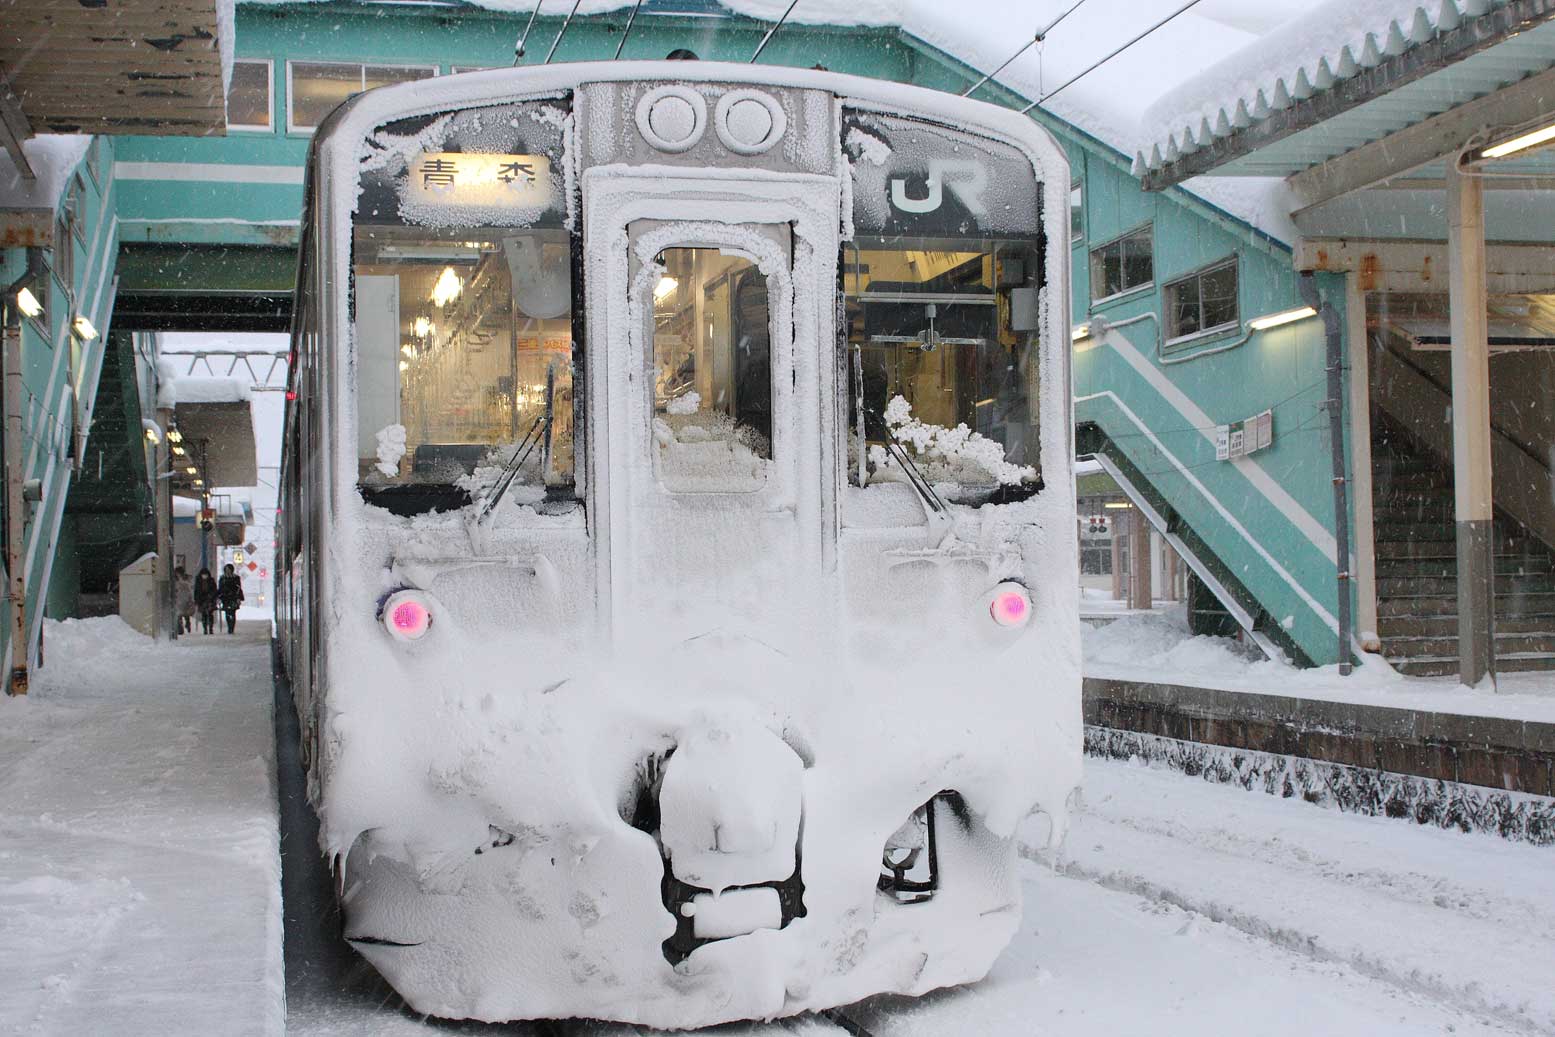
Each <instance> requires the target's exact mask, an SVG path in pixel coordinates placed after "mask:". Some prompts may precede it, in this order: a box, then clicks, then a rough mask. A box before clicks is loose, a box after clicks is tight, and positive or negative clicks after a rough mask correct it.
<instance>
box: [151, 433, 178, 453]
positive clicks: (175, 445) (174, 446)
mask: <svg viewBox="0 0 1555 1037" xmlns="http://www.w3.org/2000/svg"><path fill="white" fill-rule="evenodd" d="M146 438H147V439H150V438H151V433H149V432H147V433H146ZM173 453H174V455H175V456H178V457H183V456H184V448H183V447H181V446H179V445H178V444H177V443H174V444H173Z"/></svg>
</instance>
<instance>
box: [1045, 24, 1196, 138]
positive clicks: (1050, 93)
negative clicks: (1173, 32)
mask: <svg viewBox="0 0 1555 1037" xmlns="http://www.w3.org/2000/svg"><path fill="white" fill-rule="evenodd" d="M1200 2H1201V0H1188V2H1187V3H1185V4H1183V5H1182V6H1181V7H1179V8H1177V10H1175V11H1173V12H1172V13H1171V14H1169V15H1167V16H1166V17H1165V18H1162V19H1161V20H1160V21H1158V22H1156V23H1155V24H1154V25H1152V26H1150V28H1148V29H1146V30H1145V31H1144V32H1141V33H1139V34H1138V35H1136V36H1135V37H1134V38H1133V39H1131V40H1129V41H1128V42H1127V43H1125V44H1123V46H1121V47H1118V48H1117V49H1116V50H1114V51H1112V53H1110V54H1108V55H1107V56H1106V57H1104V58H1102V59H1101V60H1099V61H1095V62H1092V63H1091V64H1089V65H1087V66H1086V67H1085V68H1084V69H1082V70H1081V71H1080V72H1078V73H1077V74H1075V75H1073V76H1070V77H1069V78H1068V79H1066V80H1064V81H1063V82H1062V83H1060V84H1059V85H1058V86H1056V87H1054V88H1053V89H1052V90H1050V91H1048V92H1047V93H1045V94H1043V95H1042V96H1040V97H1038V98H1037V99H1036V100H1035V101H1032V102H1031V103H1030V104H1028V105H1027V106H1026V107H1024V108H1022V109H1021V110H1020V114H1022V115H1025V114H1026V113H1027V112H1029V111H1031V110H1032V109H1033V108H1035V107H1036V106H1037V105H1039V104H1041V103H1042V102H1043V101H1046V100H1047V99H1048V98H1050V97H1053V96H1054V95H1056V94H1059V93H1061V92H1063V91H1064V90H1067V89H1068V88H1069V87H1071V86H1073V85H1074V84H1075V83H1077V82H1078V81H1080V80H1081V79H1084V78H1085V77H1086V76H1088V75H1090V74H1091V73H1092V72H1094V71H1096V70H1097V69H1098V68H1101V67H1102V66H1103V65H1105V64H1106V63H1107V62H1109V61H1111V60H1112V59H1113V58H1115V57H1117V56H1118V55H1119V54H1122V53H1123V52H1124V51H1125V50H1128V49H1129V48H1130V47H1132V46H1133V45H1134V44H1136V43H1138V42H1139V41H1140V40H1142V39H1144V38H1145V37H1146V36H1149V35H1150V34H1151V33H1152V32H1155V31H1156V30H1157V29H1159V28H1160V27H1161V26H1163V25H1165V24H1166V23H1167V22H1169V21H1171V20H1172V19H1173V18H1176V17H1177V16H1178V15H1180V14H1182V13H1183V12H1184V11H1187V10H1188V9H1189V8H1191V7H1195V6H1197V5H1198V4H1199V3H1200Z"/></svg>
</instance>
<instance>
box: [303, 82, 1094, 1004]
mask: <svg viewBox="0 0 1555 1037" xmlns="http://www.w3.org/2000/svg"><path fill="white" fill-rule="evenodd" d="M307 193H308V203H307V209H306V216H305V219H304V222H303V245H302V254H301V264H300V268H299V274H298V286H297V295H296V316H295V319H294V328H293V344H292V354H293V355H292V361H293V362H292V366H291V372H292V382H291V387H290V392H289V394H288V401H289V402H288V405H287V413H286V449H285V461H284V467H283V472H282V481H283V486H282V507H281V512H280V516H279V519H278V522H279V527H280V528H279V530H278V539H279V549H278V552H277V555H278V558H280V559H281V562H280V566H279V569H280V571H279V581H278V593H277V597H278V599H279V601H278V613H279V614H278V629H279V637H280V641H281V649H282V654H283V658H284V665H285V667H286V669H287V671H288V674H289V676H290V680H291V686H292V688H293V690H294V697H295V702H296V706H297V710H298V713H299V716H300V719H301V728H302V739H303V743H304V744H303V757H304V760H305V762H306V763H307V766H308V768H309V791H310V795H311V798H312V801H313V803H314V805H315V807H316V809H317V811H318V814H319V818H320V822H321V836H320V838H321V842H322V849H323V851H324V853H325V854H326V855H327V856H328V857H329V859H330V861H331V863H332V865H333V867H334V869H335V874H336V878H337V889H338V892H339V896H340V899H341V902H342V905H343V912H344V920H345V937H346V939H348V940H350V941H351V942H352V943H353V944H354V945H355V946H356V947H357V949H358V950H360V951H361V953H362V954H363V955H364V956H366V957H367V958H368V959H369V960H370V961H371V962H372V963H373V965H374V966H376V967H377V968H378V970H379V971H381V972H382V973H383V974H384V975H385V976H386V977H387V978H388V979H389V980H390V982H392V983H393V985H394V986H395V987H396V988H397V989H398V990H399V991H400V992H401V993H402V994H403V995H404V996H405V998H406V999H407V1001H408V1002H409V1003H410V1004H411V1005H412V1006H413V1007H414V1008H416V1009H417V1010H420V1011H422V1012H426V1013H430V1014H433V1015H438V1016H446V1017H471V1018H478V1019H484V1020H505V1019H520V1018H539V1017H572V1016H586V1017H592V1018H600V1019H614V1020H623V1021H629V1022H635V1023H642V1024H647V1025H651V1026H662V1027H668V1026H700V1025H706V1024H712V1023H717V1022H721V1021H726V1020H733V1019H744V1018H767V1017H775V1016H781V1015H787V1014H791V1013H796V1012H800V1011H804V1010H807V1009H816V1008H824V1007H828V1006H834V1005H838V1004H844V1003H848V1002H851V1001H854V1000H857V999H859V998H861V997H864V996H866V995H869V994H873V993H877V992H882V991H896V992H901V993H907V994H917V993H921V992H924V991H928V990H931V989H934V988H937V987H942V986H946V985H949V984H955V983H962V982H967V981H971V980H975V979H978V978H980V977H981V976H983V975H984V974H985V973H986V972H987V970H988V969H989V967H990V966H991V964H992V962H993V961H994V959H995V957H996V956H997V955H998V953H999V952H1000V950H1001V949H1002V948H1003V947H1004V945H1005V944H1006V942H1007V941H1008V940H1009V938H1010V936H1011V935H1012V934H1013V932H1014V930H1015V928H1016V926H1017V924H1018V923H1019V920H1020V914H1021V893H1020V883H1019V881H1018V879H1017V870H1016V867H1015V863H1016V853H1015V837H1014V833H1015V830H1016V826H1017V824H1019V823H1021V822H1023V820H1025V819H1026V818H1028V816H1029V815H1031V814H1032V813H1033V812H1034V811H1041V812H1044V813H1045V814H1046V815H1047V818H1048V824H1047V825H1046V827H1045V829H1042V830H1043V831H1046V832H1047V833H1049V837H1050V838H1052V839H1057V838H1060V837H1061V835H1062V833H1063V831H1064V827H1065V816H1066V814H1065V811H1066V807H1067V801H1068V798H1069V796H1070V793H1071V791H1072V790H1073V789H1074V787H1075V786H1076V784H1077V782H1078V780H1079V773H1080V735H1081V722H1080V676H1079V632H1078V620H1077V608H1076V605H1077V601H1076V598H1077V589H1076V588H1077V579H1076V572H1077V565H1076V553H1077V548H1076V538H1075V521H1074V485H1073V477H1072V466H1071V463H1070V458H1071V447H1070V413H1069V367H1068V348H1069V334H1068V298H1069V291H1068V262H1069V229H1068V227H1069V216H1068V198H1069V173H1068V167H1067V165H1066V162H1065V159H1064V156H1063V153H1062V152H1061V150H1060V149H1059V148H1058V147H1057V146H1056V145H1055V144H1054V142H1053V141H1052V140H1051V139H1050V138H1049V137H1048V136H1047V135H1046V134H1045V133H1044V132H1043V131H1041V130H1040V129H1039V128H1037V127H1036V126H1035V125H1034V124H1033V123H1031V122H1030V121H1029V120H1028V119H1027V118H1025V117H1023V116H1018V115H1016V114H1014V113H1012V112H1009V111H1006V110H1003V109H998V108H995V107H992V106H989V105H985V104H981V103H977V102H972V101H966V100H962V99H960V98H955V97H950V96H946V95H941V94H937V93H933V92H930V91H925V90H919V89H914V88H906V87H901V86H897V85H893V84H888V83H881V82H875V81H869V80H863V79H857V78H852V77H847V76H839V75H833V74H829V73H825V72H819V71H817V72H809V71H795V70H782V69H774V68H770V67H751V66H735V65H719V64H712V63H692V62H669V63H627V62H621V63H609V64H606V63H601V64H571V65H563V66H550V67H542V68H533V69H513V70H503V71H491V72H477V73H469V74H463V75H457V76H450V77H446V78H442V79H435V80H430V81H422V82H417V83H408V84H403V85H398V86H391V87H386V88H383V89H379V90H374V91H371V92H369V93H367V94H364V95H361V96H358V97H356V98H355V99H353V100H352V101H349V102H347V103H346V104H345V105H343V106H342V107H341V108H340V109H338V110H337V111H336V112H335V113H334V115H333V116H331V117H330V118H329V119H328V120H327V121H326V123H325V125H324V126H322V127H321V128H320V130H319V132H318V133H317V135H316V136H315V138H314V141H313V147H312V152H311V157H310V161H309V166H308V181H307ZM1032 827H1033V825H1032V823H1031V822H1027V825H1026V827H1025V828H1024V829H1023V832H1025V833H1026V834H1027V836H1029V834H1030V832H1031V830H1032ZM1037 827H1038V828H1041V826H1040V825H1038V826H1037Z"/></svg>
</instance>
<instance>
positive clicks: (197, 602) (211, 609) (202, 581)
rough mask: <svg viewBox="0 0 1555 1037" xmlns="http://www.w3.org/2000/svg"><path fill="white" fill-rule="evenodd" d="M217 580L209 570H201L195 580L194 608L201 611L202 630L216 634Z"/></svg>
mask: <svg viewBox="0 0 1555 1037" xmlns="http://www.w3.org/2000/svg"><path fill="white" fill-rule="evenodd" d="M216 597H217V595H216V579H215V577H213V576H212V575H211V571H210V570H209V569H201V570H200V575H198V576H196V577H195V578H194V606H195V608H197V609H199V610H200V629H201V630H203V631H205V632H206V633H207V634H214V633H215V632H216Z"/></svg>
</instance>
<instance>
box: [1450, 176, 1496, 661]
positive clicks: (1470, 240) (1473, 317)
mask: <svg viewBox="0 0 1555 1037" xmlns="http://www.w3.org/2000/svg"><path fill="white" fill-rule="evenodd" d="M1447 269H1448V282H1447V283H1448V297H1449V303H1450V308H1451V311H1452V312H1451V318H1452V465H1453V490H1454V499H1455V511H1456V517H1457V526H1458V673H1459V676H1460V678H1461V679H1462V681H1463V683H1464V684H1467V685H1469V686H1470V687H1473V686H1475V685H1477V684H1479V683H1480V681H1482V680H1483V679H1484V678H1485V677H1487V676H1488V677H1490V678H1491V680H1492V681H1494V679H1495V617H1494V609H1495V593H1494V581H1495V528H1494V524H1493V519H1494V513H1493V510H1492V506H1493V498H1492V485H1491V472H1490V343H1489V338H1488V334H1489V329H1488V328H1487V322H1486V310H1485V304H1486V299H1485V198H1484V191H1483V187H1482V185H1481V181H1480V179H1479V178H1478V177H1477V176H1474V175H1472V172H1465V170H1464V169H1463V165H1462V156H1453V157H1449V159H1448V161H1447Z"/></svg>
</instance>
